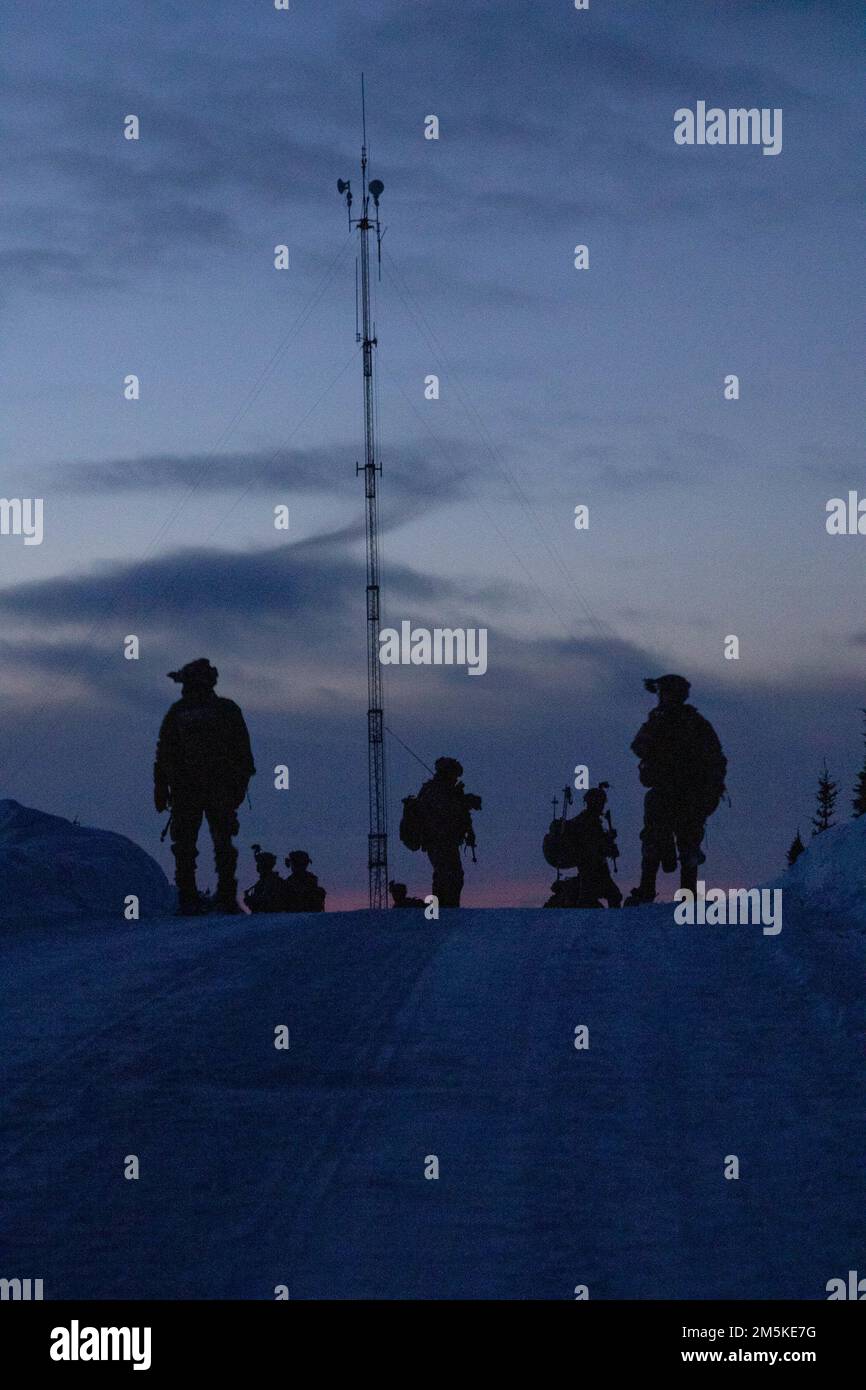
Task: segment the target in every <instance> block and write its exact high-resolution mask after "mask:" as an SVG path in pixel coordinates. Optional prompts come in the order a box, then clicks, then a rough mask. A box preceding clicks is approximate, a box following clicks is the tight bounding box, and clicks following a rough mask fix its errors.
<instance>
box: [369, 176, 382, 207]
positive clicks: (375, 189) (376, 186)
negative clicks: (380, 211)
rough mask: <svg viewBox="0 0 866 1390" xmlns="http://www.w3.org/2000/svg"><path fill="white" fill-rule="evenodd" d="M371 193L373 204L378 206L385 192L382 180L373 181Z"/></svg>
mask: <svg viewBox="0 0 866 1390" xmlns="http://www.w3.org/2000/svg"><path fill="white" fill-rule="evenodd" d="M370 192H371V193H372V195H373V202H374V203H375V204H376V205H377V206H378V203H379V199H380V198H381V196H382V194H383V193H384V192H385V185H384V183H383V182H382V180H381V179H373V181H372V182H371V184H370Z"/></svg>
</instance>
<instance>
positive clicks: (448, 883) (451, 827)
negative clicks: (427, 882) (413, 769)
mask: <svg viewBox="0 0 866 1390" xmlns="http://www.w3.org/2000/svg"><path fill="white" fill-rule="evenodd" d="M435 766H436V772H435V775H434V776H433V777H431V778H430V780H429V782H425V783H424V785H423V787H422V788H421V790H420V791H419V793H418V795H417V797H407V798H406V800H405V801H404V808H405V809H404V820H406V821H407V822H408V821H414V822H415V826H416V827H417V833H416V835H415V836H413V835H412V833H411V830H409V832H408V836H407V837H404V830H403V827H401V832H400V833H401V839H403V843H404V844H406V845H408V846H409V847H410V848H412V847H413V846H414V848H415V849H419V848H420V849H423V850H425V851H426V853H427V857H428V858H429V860H430V863H431V865H432V868H433V894H434V896H435V897H436V898H438V900H439V906H440V907H459V906H460V893H461V891H462V889H463V864H462V862H461V860H460V849H461V846H462V845H468V846H469V847H470V849H471V850H472V852H473V858H474V856H475V831H474V830H473V828H472V812H473V811H480V810H481V797H480V796H476V795H475V794H474V793H473V792H467V791H466V790H465V789H464V786H463V783H462V782H461V780H460V778H461V777H462V776H463V768H462V766H461V764H460V763H458V761H457V759H456V758H437V759H436V765H435ZM407 828H408V827H407ZM416 840H417V843H415V841H416Z"/></svg>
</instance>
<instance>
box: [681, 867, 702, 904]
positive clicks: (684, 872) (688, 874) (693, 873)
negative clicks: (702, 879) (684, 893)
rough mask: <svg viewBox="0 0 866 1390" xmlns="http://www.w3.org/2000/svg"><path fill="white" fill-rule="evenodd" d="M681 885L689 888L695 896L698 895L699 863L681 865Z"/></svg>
mask: <svg viewBox="0 0 866 1390" xmlns="http://www.w3.org/2000/svg"><path fill="white" fill-rule="evenodd" d="M680 887H681V888H688V890H689V892H690V893H693V894H694V896H695V897H697V895H698V866H697V864H681V865H680Z"/></svg>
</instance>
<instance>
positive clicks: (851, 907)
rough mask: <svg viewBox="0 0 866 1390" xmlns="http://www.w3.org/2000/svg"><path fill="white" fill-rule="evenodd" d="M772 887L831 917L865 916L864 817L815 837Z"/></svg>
mask: <svg viewBox="0 0 866 1390" xmlns="http://www.w3.org/2000/svg"><path fill="white" fill-rule="evenodd" d="M773 886H774V887H777V888H782V889H784V891H785V893H786V895H788V894H790V895H791V896H792V897H793V896H796V897H797V899H798V900H799V901H800V902H802V903H803V904H804V905H806V906H810V907H813V908H820V909H823V910H825V911H826V912H827V913H829V914H831V915H832V916H833V917H837V918H838V917H854V916H857V917H864V916H866V816H860V817H859V818H858V819H857V820H852V821H848V822H847V824H845V825H837V826H834V827H833V829H832V830H825V831H823V832H822V833H821V834H820V835H816V836H814V838H813V839H812V840H810V841H809V843H808V845H807V846H806V849H805V851H804V853H803V854H801V855H800V858H799V859H798V860H797V862H796V864H795V865H794V867H793V868H792V869H788V871H787V873H784V874H782V875H781V876H780V877H779V878H777V879H776V880H775V881H774V885H773Z"/></svg>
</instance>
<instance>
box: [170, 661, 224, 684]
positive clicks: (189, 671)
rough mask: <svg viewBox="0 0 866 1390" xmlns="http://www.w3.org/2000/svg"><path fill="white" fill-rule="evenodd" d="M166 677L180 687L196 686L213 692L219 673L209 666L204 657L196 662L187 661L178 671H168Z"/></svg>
mask: <svg viewBox="0 0 866 1390" xmlns="http://www.w3.org/2000/svg"><path fill="white" fill-rule="evenodd" d="M168 675H169V679H170V680H173V681H177V682H178V683H179V684H180V685H198V686H203V687H204V688H205V689H206V690H213V688H214V686H215V685H216V683H217V681H218V680H219V671H218V670H217V668H216V667H215V666H211V664H210V662H209V661H208V659H207V657H206V656H200V657H199V658H198V660H197V661H188V662H187V663H186V665H185V666H181V667H180V669H179V670H177V671H169V673H168Z"/></svg>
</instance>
